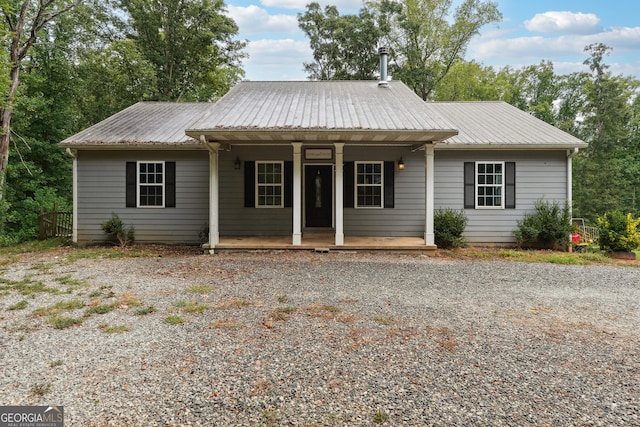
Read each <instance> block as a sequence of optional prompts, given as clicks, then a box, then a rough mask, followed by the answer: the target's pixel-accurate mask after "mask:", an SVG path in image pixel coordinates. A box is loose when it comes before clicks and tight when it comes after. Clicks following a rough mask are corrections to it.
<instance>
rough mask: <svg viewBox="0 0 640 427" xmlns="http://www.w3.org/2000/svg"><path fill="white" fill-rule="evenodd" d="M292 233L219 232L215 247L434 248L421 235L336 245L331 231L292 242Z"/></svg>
mask: <svg viewBox="0 0 640 427" xmlns="http://www.w3.org/2000/svg"><path fill="white" fill-rule="evenodd" d="M291 241H292V237H291V236H220V242H219V243H218V244H217V245H216V247H215V249H214V250H215V251H233V250H315V251H318V252H325V251H329V250H342V251H344V250H363V251H406V252H424V253H429V252H435V250H436V246H435V245H425V241H424V239H423V238H422V237H357V236H345V238H344V245H341V246H336V245H335V237H334V234H333V233H316V232H311V233H307V232H305V233H303V236H302V244H301V245H295V246H294V245H293V244H292V243H291Z"/></svg>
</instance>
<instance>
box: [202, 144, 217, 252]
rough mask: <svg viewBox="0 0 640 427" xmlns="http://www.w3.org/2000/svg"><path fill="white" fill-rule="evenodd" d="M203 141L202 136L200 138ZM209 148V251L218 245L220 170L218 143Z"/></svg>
mask: <svg viewBox="0 0 640 427" xmlns="http://www.w3.org/2000/svg"><path fill="white" fill-rule="evenodd" d="M200 139H201V140H204V139H205V138H204V135H202V136H200ZM206 144H207V147H208V148H209V250H213V249H215V247H216V245H217V244H218V243H220V229H219V222H218V221H219V217H220V210H219V209H220V205H219V195H220V192H219V187H218V183H219V176H220V169H219V167H218V158H219V150H220V144H219V143H208V142H207V143H206Z"/></svg>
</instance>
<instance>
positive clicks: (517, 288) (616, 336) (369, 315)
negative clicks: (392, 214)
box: [0, 249, 640, 426]
mask: <svg viewBox="0 0 640 427" xmlns="http://www.w3.org/2000/svg"><path fill="white" fill-rule="evenodd" d="M77 253H78V252H76V251H73V250H70V249H69V250H66V251H62V252H56V253H42V254H36V255H30V256H18V257H14V258H12V259H11V260H5V261H4V265H2V264H1V263H0V325H1V326H2V328H1V329H0V373H1V378H0V390H1V391H0V405H62V406H64V409H65V421H66V423H65V425H66V426H212V425H213V426H259V425H265V426H270V425H273V426H275V425H282V426H343V425H355V426H360V425H388V426H392V425H393V426H398V425H403V426H428V425H438V426H440V425H464V426H623V425H624V426H633V425H636V426H638V425H640V337H639V333H638V331H640V316H639V312H638V309H639V302H640V270H639V269H637V268H633V267H621V266H559V265H552V264H527V263H518V262H505V261H463V260H447V259H437V258H428V257H424V256H420V255H384V254H365V253H358V254H356V253H337V252H332V253H328V254H316V253H310V252H295V253H289V252H263V253H235V254H220V255H214V256H206V255H200V254H195V253H193V252H191V253H188V252H187V253H177V254H166V253H164V254H162V256H159V255H156V256H145V257H138V258H109V257H105V256H103V257H92V258H82V257H80V258H78V256H77ZM22 301H24V302H22ZM61 302H67V304H66V305H64V304H61ZM56 304H57V305H56ZM74 307H75V308H74ZM149 312H150V313H149ZM144 313H146V314H144ZM56 316H58V317H56ZM65 317H66V318H73V319H78V321H81V322H82V323H81V324H78V325H75V326H71V327H67V328H62V329H57V328H56V327H55V326H54V324H53V323H51V322H53V321H54V320H52V319H56V320H57V321H59V322H61V321H63V320H65ZM168 319H173V320H174V321H180V320H183V323H177V324H169V323H168ZM58 326H59V327H62V326H65V325H62V324H58Z"/></svg>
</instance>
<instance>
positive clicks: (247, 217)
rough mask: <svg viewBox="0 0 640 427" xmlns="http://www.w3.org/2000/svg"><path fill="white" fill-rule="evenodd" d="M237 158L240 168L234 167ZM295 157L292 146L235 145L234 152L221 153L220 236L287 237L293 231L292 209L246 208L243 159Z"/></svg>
mask: <svg viewBox="0 0 640 427" xmlns="http://www.w3.org/2000/svg"><path fill="white" fill-rule="evenodd" d="M238 158H239V159H240V162H241V167H240V169H235V168H234V163H235V161H236V159H238ZM292 159H293V147H292V146H282V147H277V146H270V147H256V146H248V147H247V146H245V147H242V146H233V148H232V149H231V151H221V152H220V159H219V162H218V168H219V170H220V185H219V188H220V199H219V202H220V218H219V226H220V235H221V236H286V235H291V234H292V233H293V209H292V208H246V207H244V162H245V161H260V160H265V161H269V160H272V161H284V160H292Z"/></svg>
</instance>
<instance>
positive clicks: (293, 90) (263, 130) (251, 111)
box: [186, 81, 457, 142]
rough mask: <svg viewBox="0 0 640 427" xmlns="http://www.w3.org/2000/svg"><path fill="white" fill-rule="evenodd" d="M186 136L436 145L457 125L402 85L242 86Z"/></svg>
mask: <svg viewBox="0 0 640 427" xmlns="http://www.w3.org/2000/svg"><path fill="white" fill-rule="evenodd" d="M186 132H187V134H188V135H191V136H192V137H194V138H198V137H199V136H200V135H205V136H206V137H207V139H210V140H217V141H252V140H253V141H261V140H269V141H273V140H281V141H287V140H289V141H291V140H298V141H306V140H313V141H318V140H329V141H369V142H394V141H431V140H434V139H436V140H437V139H444V138H447V137H449V136H451V135H455V134H456V133H457V131H456V129H455V126H454V125H453V124H452V123H450V122H449V121H447V120H445V119H444V118H443V117H442V116H441V115H440V114H438V113H437V111H433V110H428V109H426V108H425V103H424V102H423V101H422V100H421V99H420V98H419V97H418V96H417V95H416V94H415V93H413V92H412V91H411V90H410V89H409V88H408V87H407V86H405V85H404V84H403V83H402V82H399V81H394V82H389V84H388V85H386V86H379V85H378V82H377V81H295V82H284V81H277V82H242V83H240V84H238V85H237V86H235V87H234V88H233V89H232V90H231V91H230V92H229V93H227V94H226V95H225V96H224V97H222V98H221V99H220V100H219V101H218V102H216V103H215V104H212V105H211V107H210V108H209V109H208V110H207V111H206V112H205V114H204V115H203V116H202V117H201V118H200V119H199V120H197V121H195V122H194V123H193V124H192V125H191V126H190V127H189V128H188V129H187V131H186Z"/></svg>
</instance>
